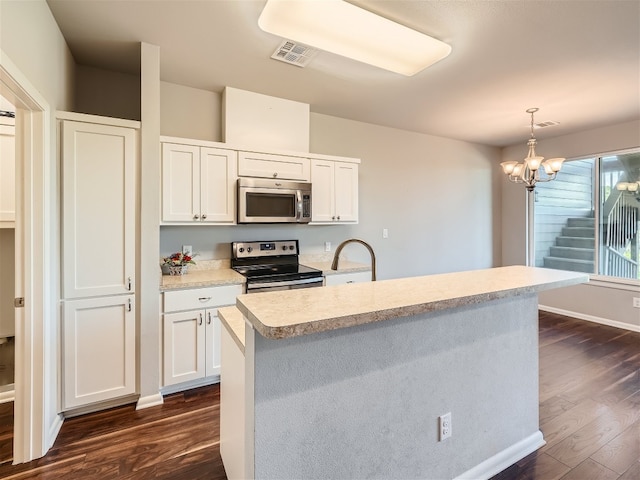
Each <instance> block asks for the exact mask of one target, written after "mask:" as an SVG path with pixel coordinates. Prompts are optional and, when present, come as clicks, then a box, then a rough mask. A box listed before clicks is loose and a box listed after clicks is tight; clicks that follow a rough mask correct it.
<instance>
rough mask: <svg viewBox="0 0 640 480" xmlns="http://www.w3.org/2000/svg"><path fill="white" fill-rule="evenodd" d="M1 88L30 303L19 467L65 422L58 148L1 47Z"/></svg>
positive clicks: (18, 386)
mask: <svg viewBox="0 0 640 480" xmlns="http://www.w3.org/2000/svg"><path fill="white" fill-rule="evenodd" d="M0 93H2V95H3V96H4V97H5V98H7V99H8V100H9V101H10V102H12V103H13V104H14V105H15V107H16V137H15V138H16V179H17V180H16V222H15V232H16V233H15V235H16V252H17V255H16V260H15V263H16V297H24V298H25V306H24V308H16V359H15V364H16V370H15V404H14V407H15V411H14V441H13V463H14V464H16V463H23V462H28V461H30V460H33V459H35V458H39V457H41V456H43V455H44V454H45V453H46V452H47V450H48V449H49V448H50V447H51V445H52V444H53V441H54V440H55V437H56V436H57V434H58V432H59V430H60V427H61V426H62V418H61V416H60V415H58V414H57V396H58V395H57V392H58V370H59V368H58V361H57V360H56V352H57V344H58V341H57V335H56V318H57V317H58V309H57V307H56V302H55V298H56V297H55V295H54V294H55V292H54V291H53V288H54V285H55V283H54V282H53V281H52V280H53V277H52V259H53V257H52V245H56V243H55V238H56V237H55V231H56V230H55V229H53V228H52V218H56V217H55V211H56V208H57V207H56V205H57V201H56V200H55V198H57V197H56V196H55V192H52V189H51V185H52V183H51V180H52V178H53V177H52V175H53V173H52V167H53V161H52V158H55V151H56V150H55V143H54V140H55V139H52V122H53V112H52V110H51V107H50V106H49V104H48V102H47V101H46V100H45V98H44V97H43V96H42V95H41V94H40V92H39V91H38V90H37V89H36V88H35V87H34V86H33V85H32V84H31V82H29V80H28V79H27V78H26V76H24V75H23V73H22V72H21V71H20V70H19V69H18V67H17V66H16V65H15V64H14V63H13V62H12V61H11V60H10V59H9V58H8V57H7V55H6V54H5V53H4V52H3V51H2V50H0ZM52 194H53V195H52ZM52 359H53V362H52Z"/></svg>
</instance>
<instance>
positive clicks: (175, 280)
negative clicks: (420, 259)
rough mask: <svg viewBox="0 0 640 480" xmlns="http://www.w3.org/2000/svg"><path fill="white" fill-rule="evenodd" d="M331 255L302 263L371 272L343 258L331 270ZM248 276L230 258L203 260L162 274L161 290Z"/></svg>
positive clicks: (229, 282)
mask: <svg viewBox="0 0 640 480" xmlns="http://www.w3.org/2000/svg"><path fill="white" fill-rule="evenodd" d="M330 258H331V257H330V256H327V255H310V256H302V257H300V263H301V264H302V265H306V266H308V267H311V268H316V269H318V270H322V273H323V275H325V276H326V275H336V274H340V273H351V272H369V271H371V267H370V266H369V265H367V264H364V263H357V262H350V261H349V260H347V259H341V260H340V263H339V265H338V267H339V268H338V270H331V259H330ZM243 283H246V278H245V277H244V276H242V275H240V274H239V273H237V272H235V271H234V270H232V269H231V267H230V261H229V259H225V260H202V261H200V262H198V263H197V264H196V265H191V266H190V267H189V273H187V274H186V275H176V276H172V275H161V277H160V291H161V292H166V291H168V290H177V289H183V288H201V287H217V286H220V285H242V284H243Z"/></svg>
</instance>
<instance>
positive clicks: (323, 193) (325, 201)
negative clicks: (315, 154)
mask: <svg viewBox="0 0 640 480" xmlns="http://www.w3.org/2000/svg"><path fill="white" fill-rule="evenodd" d="M333 172H334V162H327V161H324V160H313V161H312V163H311V202H312V204H311V220H312V221H313V222H332V221H334V220H335V191H334V185H335V183H334V180H333V175H334V173H333Z"/></svg>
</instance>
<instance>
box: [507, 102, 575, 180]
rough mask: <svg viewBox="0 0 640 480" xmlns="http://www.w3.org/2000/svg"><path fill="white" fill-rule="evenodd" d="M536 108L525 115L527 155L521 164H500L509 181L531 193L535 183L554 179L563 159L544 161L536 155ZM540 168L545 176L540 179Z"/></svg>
mask: <svg viewBox="0 0 640 480" xmlns="http://www.w3.org/2000/svg"><path fill="white" fill-rule="evenodd" d="M538 110H539V109H538V108H530V109H528V110H527V113H530V114H531V138H530V139H529V141H528V142H527V146H528V147H529V153H528V154H527V158H525V159H524V160H523V161H522V163H518V162H513V161H511V162H502V163H501V164H500V165H501V166H502V170H503V171H504V173H505V174H506V175H507V177H508V178H509V180H511V181H512V182H514V183H523V184H524V186H525V188H526V189H527V190H528V191H530V192H532V191H533V189H534V188H535V186H536V183H540V182H549V181H551V180H553V179H554V178H556V174H557V173H558V172H559V171H560V169H561V168H562V162H564V160H565V159H564V158H560V157H558V158H550V159H549V160H545V161H544V162H543V160H544V157H539V156H538V155H536V144H537V143H538V142H537V141H536V137H535V136H534V135H533V126H534V123H533V114H534V113H536V112H537V111H538ZM540 167H543V168H544V171H545V174H546V175H545V176H544V177H540Z"/></svg>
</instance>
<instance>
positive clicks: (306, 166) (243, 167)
mask: <svg viewBox="0 0 640 480" xmlns="http://www.w3.org/2000/svg"><path fill="white" fill-rule="evenodd" d="M310 169H311V162H310V161H309V159H308V158H303V157H289V156H286V155H273V154H270V153H255V152H239V153H238V175H240V176H241V177H261V178H281V179H283V180H299V181H303V182H308V181H309V180H310V178H311V176H310V175H311V172H310Z"/></svg>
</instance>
